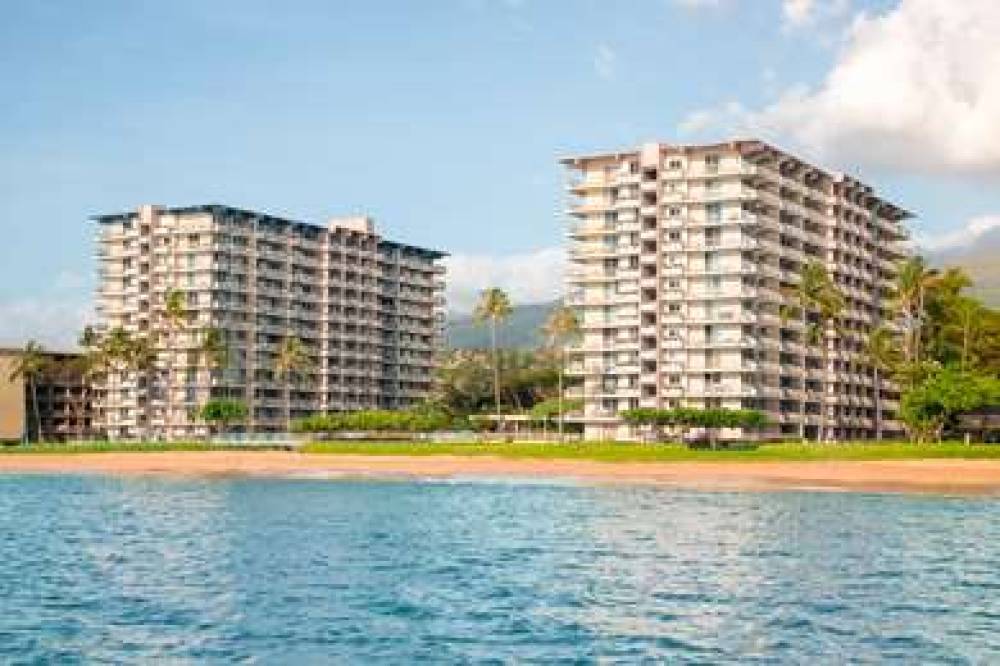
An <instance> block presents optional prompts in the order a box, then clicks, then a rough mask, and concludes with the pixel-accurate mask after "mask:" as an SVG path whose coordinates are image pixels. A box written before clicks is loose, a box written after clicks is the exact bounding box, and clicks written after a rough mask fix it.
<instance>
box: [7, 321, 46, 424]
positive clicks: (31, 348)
mask: <svg viewBox="0 0 1000 666" xmlns="http://www.w3.org/2000/svg"><path fill="white" fill-rule="evenodd" d="M48 367H49V360H48V357H47V356H46V354H45V349H44V348H43V347H42V346H41V345H40V344H38V343H37V342H35V341H34V340H30V341H28V343H27V344H25V345H24V348H23V349H21V351H20V352H19V353H18V355H17V359H16V360H15V361H14V367H13V368H12V369H11V372H10V378H9V380H8V381H16V380H18V379H22V380H24V383H25V384H26V385H27V387H28V392H29V394H30V395H31V412H30V413H31V415H32V417H33V418H34V421H35V441H41V439H42V417H41V413H40V412H39V409H38V382H39V380H40V379H41V377H42V374H44V372H45V371H46V370H47V369H48ZM25 420H26V421H28V423H27V424H26V426H25V429H24V433H23V439H24V441H26V442H27V441H31V432H30V431H31V424H30V420H29V419H25Z"/></svg>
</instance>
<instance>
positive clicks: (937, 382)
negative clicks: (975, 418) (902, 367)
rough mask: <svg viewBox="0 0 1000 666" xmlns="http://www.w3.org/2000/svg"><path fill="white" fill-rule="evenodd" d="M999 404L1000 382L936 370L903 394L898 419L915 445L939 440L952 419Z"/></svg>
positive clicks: (952, 369) (968, 373) (988, 378)
mask: <svg viewBox="0 0 1000 666" xmlns="http://www.w3.org/2000/svg"><path fill="white" fill-rule="evenodd" d="M997 402H1000V380H998V379H997V378H995V377H988V376H985V375H982V374H977V373H973V372H968V371H964V370H959V369H956V368H947V367H945V368H937V369H934V370H932V371H931V372H930V373H928V375H927V377H925V378H924V379H923V380H922V381H920V382H918V383H916V384H915V385H914V386H913V387H911V388H910V389H908V390H907V391H906V392H905V393H904V394H903V399H902V401H901V404H900V418H902V419H903V421H904V422H905V423H906V424H907V426H908V427H909V428H910V432H911V436H912V438H913V439H914V440H916V441H918V442H926V441H931V440H935V439H939V438H940V436H941V433H942V432H943V431H944V429H945V428H946V427H947V426H949V425H952V424H953V421H954V419H955V417H956V416H957V415H958V414H960V413H962V412H967V411H971V410H975V409H978V408H980V407H982V406H984V405H991V404H996V403H997Z"/></svg>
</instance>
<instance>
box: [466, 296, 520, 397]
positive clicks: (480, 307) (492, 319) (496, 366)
mask: <svg viewBox="0 0 1000 666" xmlns="http://www.w3.org/2000/svg"><path fill="white" fill-rule="evenodd" d="M512 310H513V308H512V307H511V304H510V298H509V297H508V296H507V293H506V292H505V291H504V290H503V289H499V288H497V287H490V288H489V289H484V290H483V291H482V293H480V295H479V303H477V304H476V309H475V311H474V312H473V318H474V319H475V320H476V321H477V322H479V323H484V322H487V321H488V322H489V323H490V347H491V348H492V350H493V403H494V405H495V408H496V413H497V414H499V413H500V359H499V356H498V354H497V324H499V323H500V322H502V321H504V320H505V319H507V318H508V317H509V316H510V314H511V312H512Z"/></svg>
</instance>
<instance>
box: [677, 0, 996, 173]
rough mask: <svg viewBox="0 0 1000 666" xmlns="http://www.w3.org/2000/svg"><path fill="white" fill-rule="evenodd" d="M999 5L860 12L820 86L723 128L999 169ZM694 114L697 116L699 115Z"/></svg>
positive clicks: (910, 0)
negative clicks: (870, 13)
mask: <svg viewBox="0 0 1000 666" xmlns="http://www.w3.org/2000/svg"><path fill="white" fill-rule="evenodd" d="M998 34H1000V2H997V1H996V0H961V1H955V2H942V1H941V0H902V2H901V3H900V4H899V6H898V7H896V8H894V9H892V10H889V11H887V12H885V13H883V14H880V15H869V14H865V13H862V14H859V15H858V16H857V17H856V18H855V20H854V22H853V24H852V26H851V27H850V29H849V31H848V33H847V37H846V41H845V44H844V46H843V48H842V50H841V52H840V53H839V54H838V56H837V58H836V61H835V63H834V65H833V66H832V68H831V69H830V71H829V72H828V73H827V75H826V77H825V79H824V80H823V82H822V83H821V84H820V85H819V86H818V87H815V88H803V87H798V88H793V89H790V90H787V91H786V92H785V93H784V94H783V95H782V96H781V97H780V98H779V99H778V100H777V101H776V102H774V103H773V104H771V105H770V106H767V107H766V108H763V109H761V110H759V111H755V112H743V113H736V114H727V113H725V112H723V111H719V112H716V113H717V115H718V116H720V117H722V118H724V120H723V121H722V124H725V125H728V126H729V128H730V129H733V128H739V129H742V130H750V131H752V132H755V133H760V134H763V135H765V136H767V135H773V136H777V137H780V138H784V139H789V140H792V141H794V142H796V143H797V144H798V145H799V146H800V147H802V148H805V149H807V150H808V151H810V152H812V153H814V154H816V155H818V156H820V157H822V158H824V159H826V160H829V161H834V162H838V163H847V164H851V163H860V164H864V165H869V166H883V167H895V168H899V169H901V170H906V171H921V172H928V173H997V172H1000V122H998V121H997V119H998V118H1000V75H998V72H1000V39H998V38H997V35H998ZM696 118H697V117H696Z"/></svg>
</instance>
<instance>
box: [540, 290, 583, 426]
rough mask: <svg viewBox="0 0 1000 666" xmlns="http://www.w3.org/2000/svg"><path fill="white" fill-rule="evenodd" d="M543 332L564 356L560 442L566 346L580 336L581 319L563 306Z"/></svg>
mask: <svg viewBox="0 0 1000 666" xmlns="http://www.w3.org/2000/svg"><path fill="white" fill-rule="evenodd" d="M542 331H543V332H544V333H545V337H546V338H547V339H548V342H549V344H550V345H551V346H552V347H553V348H557V349H558V350H559V351H560V353H561V354H562V357H561V360H560V362H559V441H562V440H563V375H564V373H565V372H566V345H567V344H568V343H569V342H570V341H571V340H573V339H575V338H576V337H578V336H579V335H580V319H579V318H578V317H577V316H576V311H575V310H574V309H573V308H570V307H566V306H562V307H559V308H556V309H555V310H553V311H552V313H551V314H550V315H549V318H548V320H547V321H546V322H545V324H544V326H542Z"/></svg>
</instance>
